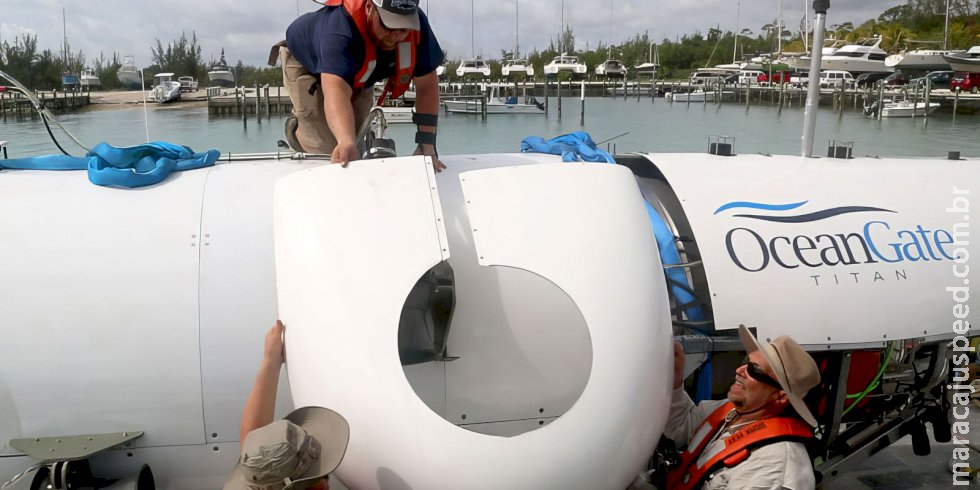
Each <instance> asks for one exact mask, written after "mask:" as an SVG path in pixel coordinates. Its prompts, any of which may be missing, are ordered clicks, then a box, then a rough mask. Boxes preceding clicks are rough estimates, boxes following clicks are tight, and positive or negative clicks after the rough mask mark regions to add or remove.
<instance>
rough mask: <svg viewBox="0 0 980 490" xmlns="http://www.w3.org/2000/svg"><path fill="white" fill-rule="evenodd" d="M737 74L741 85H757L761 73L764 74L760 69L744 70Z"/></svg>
mask: <svg viewBox="0 0 980 490" xmlns="http://www.w3.org/2000/svg"><path fill="white" fill-rule="evenodd" d="M737 75H738V83H739V84H740V85H755V84H756V83H758V82H759V75H762V72H761V71H759V70H742V71H740V72H738V74H737Z"/></svg>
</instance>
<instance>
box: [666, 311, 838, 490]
mask: <svg viewBox="0 0 980 490" xmlns="http://www.w3.org/2000/svg"><path fill="white" fill-rule="evenodd" d="M738 333H739V337H740V338H741V340H742V345H743V346H744V347H745V350H746V351H747V352H748V360H747V361H746V363H745V364H743V365H742V366H739V367H738V369H736V370H735V382H734V383H732V386H731V388H729V390H728V399H727V400H711V401H703V402H701V403H699V404H698V405H696V406H695V405H694V403H693V402H692V401H691V398H690V397H688V395H687V393H686V392H685V391H684V389H683V386H682V385H683V381H684V379H683V373H684V349H683V348H682V347H681V345H680V344H679V343H675V344H674V394H673V399H672V401H671V405H670V416H669V418H668V419H667V428H666V429H665V431H664V435H666V436H667V437H668V438H670V439H672V440H674V441H676V442H679V443H684V442H687V447H686V449H685V450H684V452H683V453H681V458H680V459H681V461H680V463H679V464H678V465H677V466H676V467H674V468H672V469H671V470H670V471H668V473H667V475H666V481H667V488H670V489H687V488H699V487H700V488H704V489H711V490H717V489H725V488H728V489H743V488H767V489H768V488H772V489H791V490H806V489H812V488H814V487H815V481H814V475H813V466H812V464H811V461H810V456H809V454H807V450H806V446H805V445H804V443H805V442H806V441H807V440H809V439H810V438H812V437H813V432H812V427H816V425H817V421H816V419H815V418H814V417H813V414H812V413H810V410H809V409H808V408H807V406H806V404H805V403H803V397H804V396H806V394H807V392H808V391H810V389H812V388H813V387H815V386H817V385H818V384H820V373H819V371H818V369H817V363H816V362H815V361H814V360H813V358H812V357H810V355H809V354H808V353H807V352H806V351H805V350H803V348H802V347H800V345H799V344H797V343H796V341H795V340H793V339H791V338H789V337H787V336H781V337H778V338H776V339H774V340H773V341H771V342H761V343H760V342H759V341H757V340H756V338H755V337H754V336H753V335H752V334H751V333H750V332H749V331H748V329H746V328H745V326H739V331H738Z"/></svg>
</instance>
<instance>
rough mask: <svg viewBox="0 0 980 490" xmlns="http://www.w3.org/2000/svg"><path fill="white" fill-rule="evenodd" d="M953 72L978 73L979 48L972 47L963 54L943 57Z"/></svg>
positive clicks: (979, 66)
mask: <svg viewBox="0 0 980 490" xmlns="http://www.w3.org/2000/svg"><path fill="white" fill-rule="evenodd" d="M943 59H945V60H946V62H947V63H949V66H950V68H952V69H953V71H966V72H971V73H977V72H980V46H974V47H972V48H970V49H969V50H967V51H966V52H964V53H951V54H947V55H943Z"/></svg>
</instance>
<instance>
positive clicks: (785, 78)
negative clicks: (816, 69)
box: [757, 70, 793, 85]
mask: <svg viewBox="0 0 980 490" xmlns="http://www.w3.org/2000/svg"><path fill="white" fill-rule="evenodd" d="M792 75H793V74H792V73H790V72H789V71H788V70H782V71H774V72H772V79H771V80H770V79H769V75H768V74H767V73H764V72H763V73H760V74H759V76H758V78H757V80H758V81H759V84H760V85H766V84H772V85H779V84H781V83H790V77H792Z"/></svg>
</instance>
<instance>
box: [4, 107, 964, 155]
mask: <svg viewBox="0 0 980 490" xmlns="http://www.w3.org/2000/svg"><path fill="white" fill-rule="evenodd" d="M563 102H564V103H563V118H562V119H561V120H560V121H559V119H558V114H557V104H556V100H555V99H554V98H552V99H551V107H550V109H551V110H550V114H549V115H548V116H547V117H545V116H543V115H507V114H505V115H491V116H488V118H487V120H486V121H485V122H484V121H482V120H481V119H480V117H479V116H474V115H447V114H442V115H440V119H439V151H440V153H441V154H466V153H496V152H515V151H519V149H520V142H521V140H522V139H523V138H525V137H527V136H542V137H545V138H550V137H553V136H557V135H560V134H565V133H568V132H571V131H579V130H585V131H587V132H589V133H590V134H591V135H592V137H593V139H594V140H595V141H597V142H600V141H603V140H605V139H608V138H612V137H614V136H617V135H619V134H621V133H629V134H627V135H625V136H622V137H620V138H617V139H615V140H613V143H615V145H616V150H617V151H618V152H621V153H622V152H629V151H644V152H654V153H665V152H702V151H705V150H706V149H707V146H708V137H709V136H711V135H725V136H732V137H734V138H735V151H736V152H737V153H774V154H790V155H797V154H799V152H800V135H801V133H802V128H803V110H802V109H800V108H784V109H783V110H782V112H781V113H780V111H779V110H778V109H777V108H776V107H772V106H769V105H765V104H757V105H753V106H751V107H749V108H746V107H745V106H744V105H740V104H734V103H724V104H721V105H718V104H715V103H708V104H707V105H704V104H702V103H691V104H690V105H688V104H687V103H678V102H675V103H673V104H671V103H669V102H667V101H665V100H664V99H657V100H656V101H655V102H651V100H650V99H649V98H644V99H641V100H639V101H637V99H635V98H634V99H628V100H626V99H623V98H618V99H612V98H588V99H586V118H585V126H584V127H583V126H581V125H580V124H579V123H580V102H579V100H578V99H568V98H566V99H564V101H563ZM146 114H147V115H146V119H145V120H144V111H143V109H142V108H141V107H132V108H127V109H121V110H107V111H82V112H77V113H72V114H64V115H60V116H58V119H59V121H60V122H61V123H62V124H63V125H65V127H67V128H68V129H69V130H70V131H71V132H72V133H73V134H75V135H76V136H77V137H78V138H79V139H80V140H81V141H82V142H83V143H85V144H86V145H89V146H91V145H94V144H96V143H98V142H101V141H106V142H108V143H110V144H113V145H117V146H128V145H134V144H139V143H142V142H144V141H145V140H146V130H145V127H148V128H149V135H150V140H151V141H158V140H163V141H169V142H172V143H177V144H182V145H186V146H190V147H191V148H193V149H194V150H195V151H201V150H204V149H207V148H218V149H219V150H221V151H222V152H232V153H244V152H264V151H276V140H278V139H281V138H282V137H283V130H282V128H283V120H282V118H281V117H280V116H277V115H273V116H271V118H266V117H263V118H262V120H261V122H259V121H258V120H256V119H255V118H254V117H250V118H249V119H248V121H247V125H243V123H242V120H241V118H240V116H237V117H236V116H213V115H210V114H208V111H207V109H205V108H184V107H179V106H170V107H163V108H151V110H148V111H146ZM414 132H415V127H414V126H413V125H411V124H403V125H393V126H390V127H389V130H388V133H387V136H389V137H393V138H394V139H395V141H396V143H397V147H398V150H399V154H401V155H405V154H408V153H409V152H411V151H412V150H414V148H415V144H414V143H413V141H414ZM55 135H56V136H58V138H59V141H61V142H62V146H64V147H65V148H66V149H67V150H69V152H72V153H76V154H79V153H80V152H81V150H80V149H79V148H78V147H77V146H75V145H74V144H72V143H70V141H69V140H68V138H67V137H64V136H63V135H62V134H60V132H59V131H57V130H56V129H55ZM0 140H7V141H9V154H10V157H11V158H15V157H23V156H33V155H45V154H52V153H57V152H58V150H57V148H56V147H55V146H54V145H53V144H52V143H51V141H50V138H49V137H48V135H47V133H46V131H45V129H44V125H43V124H42V123H41V121H40V119H37V118H34V119H29V118H21V119H15V118H9V117H8V118H7V120H6V121H0ZM828 140H842V141H853V142H854V155H855V156H865V155H877V156H893V157H902V156H913V157H945V156H946V153H947V152H948V151H950V150H954V151H960V152H961V153H962V155H963V156H964V157H972V158H980V116H964V115H958V116H956V117H955V118H954V117H953V116H952V114H939V115H934V116H930V117H929V118H928V120H927V119H925V118H921V117H919V118H915V119H905V118H901V119H883V120H881V121H876V120H873V119H870V118H867V117H865V116H864V115H863V114H862V113H861V112H860V111H853V110H845V111H844V112H843V113H838V112H836V111H834V110H832V109H830V108H829V107H822V108H821V110H820V112H819V114H818V122H817V131H816V137H815V144H814V152H815V153H817V154H823V153H825V152H826V145H827V141H828ZM602 146H603V147H605V145H602Z"/></svg>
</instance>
